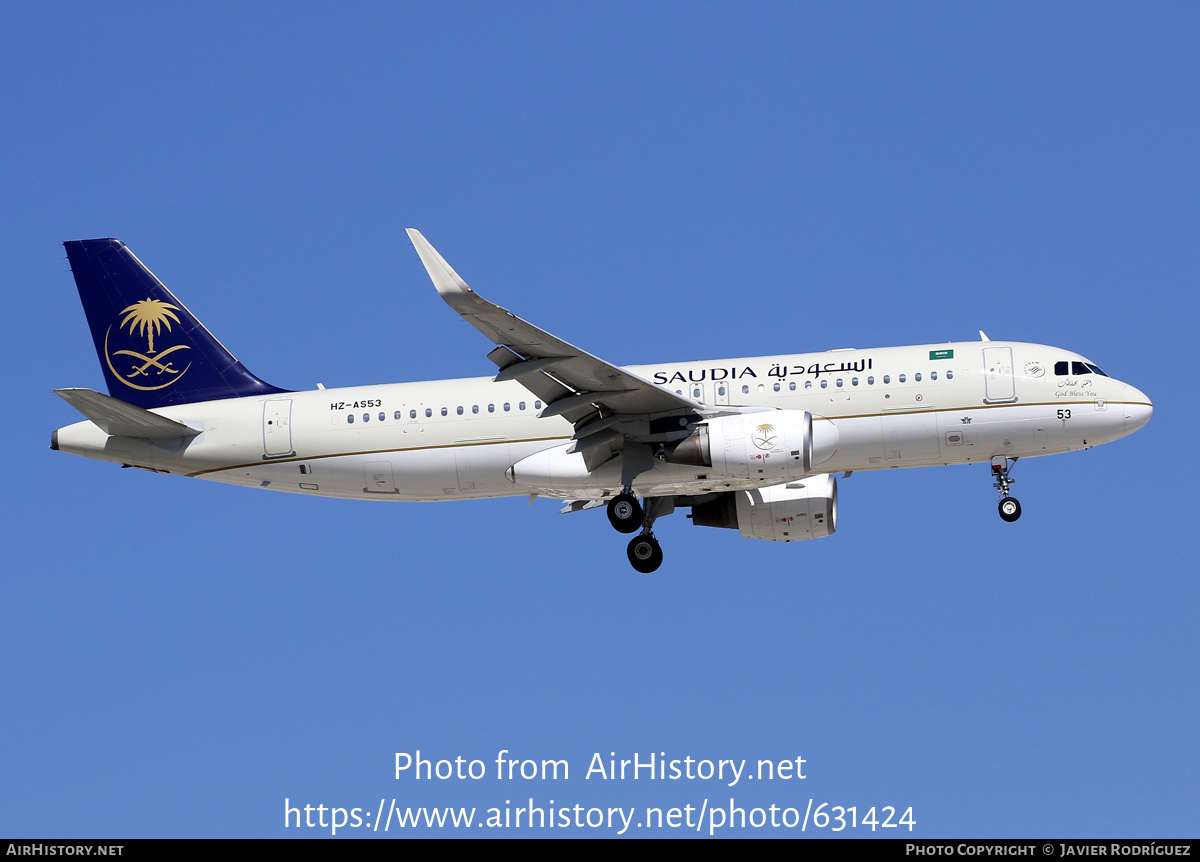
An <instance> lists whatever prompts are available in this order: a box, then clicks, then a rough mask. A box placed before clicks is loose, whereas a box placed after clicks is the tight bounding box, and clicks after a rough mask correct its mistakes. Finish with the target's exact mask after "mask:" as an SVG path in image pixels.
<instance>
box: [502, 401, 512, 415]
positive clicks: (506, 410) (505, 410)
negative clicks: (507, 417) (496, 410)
mask: <svg viewBox="0 0 1200 862" xmlns="http://www.w3.org/2000/svg"><path fill="white" fill-rule="evenodd" d="M511 407H512V405H511V404H509V403H508V402H507V401H506V402H504V412H505V413H507V412H508V411H509V409H510V408H511Z"/></svg>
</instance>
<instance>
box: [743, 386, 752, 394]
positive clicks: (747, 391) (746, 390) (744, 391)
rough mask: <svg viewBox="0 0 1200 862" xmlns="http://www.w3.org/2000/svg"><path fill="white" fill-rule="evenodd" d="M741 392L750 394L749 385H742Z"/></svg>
mask: <svg viewBox="0 0 1200 862" xmlns="http://www.w3.org/2000/svg"><path fill="white" fill-rule="evenodd" d="M742 394H743V395H749V394H750V387H749V386H743V387H742Z"/></svg>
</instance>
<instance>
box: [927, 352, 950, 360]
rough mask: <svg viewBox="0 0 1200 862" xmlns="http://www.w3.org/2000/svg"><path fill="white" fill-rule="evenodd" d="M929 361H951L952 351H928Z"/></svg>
mask: <svg viewBox="0 0 1200 862" xmlns="http://www.w3.org/2000/svg"><path fill="white" fill-rule="evenodd" d="M929 358H930V359H953V358H954V351H953V350H931V351H929Z"/></svg>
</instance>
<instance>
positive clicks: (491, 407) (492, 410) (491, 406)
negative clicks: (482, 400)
mask: <svg viewBox="0 0 1200 862" xmlns="http://www.w3.org/2000/svg"><path fill="white" fill-rule="evenodd" d="M495 412H496V405H495V404H489V405H488V413H495Z"/></svg>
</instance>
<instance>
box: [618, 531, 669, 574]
mask: <svg viewBox="0 0 1200 862" xmlns="http://www.w3.org/2000/svg"><path fill="white" fill-rule="evenodd" d="M626 553H627V554H628V555H629V563H630V565H632V566H633V567H634V568H635V569H637V570H638V571H639V572H641V573H642V574H643V575H648V574H650V573H651V572H653V571H654V570H655V569H657V568H658V567H659V566H661V565H662V561H663V552H662V548H660V547H659V546H658V539H656V538H654V537H653V536H634V537H633V541H631V542H630V543H629V548H628V550H627V551H626Z"/></svg>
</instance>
